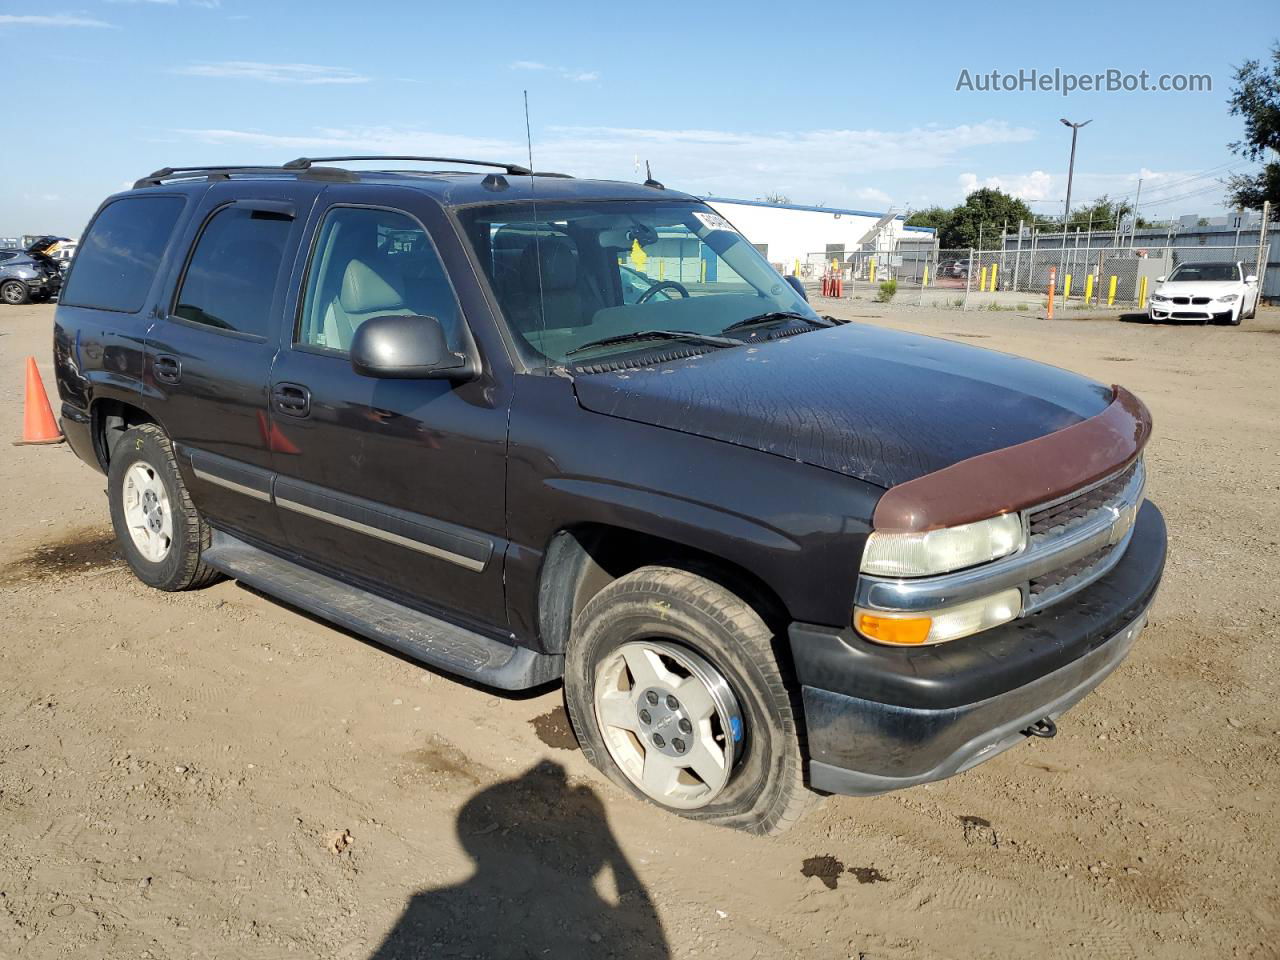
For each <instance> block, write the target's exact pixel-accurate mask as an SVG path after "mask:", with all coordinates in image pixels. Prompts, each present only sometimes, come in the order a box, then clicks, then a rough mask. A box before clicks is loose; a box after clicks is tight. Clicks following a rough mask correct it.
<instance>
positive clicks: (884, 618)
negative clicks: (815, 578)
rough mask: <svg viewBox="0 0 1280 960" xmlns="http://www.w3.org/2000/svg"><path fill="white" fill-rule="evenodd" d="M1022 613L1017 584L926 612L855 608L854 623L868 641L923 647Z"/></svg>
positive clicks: (1006, 621)
mask: <svg viewBox="0 0 1280 960" xmlns="http://www.w3.org/2000/svg"><path fill="white" fill-rule="evenodd" d="M1021 612H1022V591H1020V590H1019V589H1018V588H1017V587H1013V588H1011V589H1009V590H1001V591H1000V592H999V593H993V594H992V595H991V596H989V597H982V598H981V599H979V600H970V601H968V602H966V603H957V604H955V605H954V606H951V607H942V608H940V609H938V610H930V611H928V613H923V612H921V613H892V612H888V611H884V610H867V609H864V608H862V607H855V608H854V611H853V625H854V627H855V628H856V629H857V631H858V632H859V633H860V634H862V635H863V636H864V637H866V638H867V639H868V640H873V641H875V642H876V643H884V644H891V645H893V646H926V645H928V644H933V643H943V642H945V641H947V640H957V639H959V638H960V637H967V636H969V635H970V634H974V633H978V632H980V631H982V630H990V629H991V628H992V627H998V626H999V625H1000V624H1002V623H1008V622H1009V621H1010V620H1012V619H1013V618H1014V617H1016V616H1017V615H1018V614H1019V613H1021Z"/></svg>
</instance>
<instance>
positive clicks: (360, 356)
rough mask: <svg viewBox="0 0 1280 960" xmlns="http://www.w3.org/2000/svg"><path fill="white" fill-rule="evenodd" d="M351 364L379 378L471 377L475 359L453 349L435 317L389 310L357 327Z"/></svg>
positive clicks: (443, 378)
mask: <svg viewBox="0 0 1280 960" xmlns="http://www.w3.org/2000/svg"><path fill="white" fill-rule="evenodd" d="M351 367H352V369H354V370H355V372H356V373H358V374H360V376H362V377H375V378H377V379H380V380H452V381H455V382H460V381H463V380H471V379H473V378H474V377H475V375H476V369H475V364H474V362H473V361H472V360H471V359H470V358H469V357H468V356H466V355H465V354H461V353H453V352H452V351H450V349H449V344H448V342H447V341H446V340H445V336H444V328H443V327H442V326H441V325H440V321H439V320H437V319H436V318H435V317H418V316H412V315H404V316H402V315H397V314H392V315H388V316H383V317H371V318H370V319H368V320H366V321H364V323H362V324H360V326H358V327H356V332H355V336H354V337H353V338H352V340H351Z"/></svg>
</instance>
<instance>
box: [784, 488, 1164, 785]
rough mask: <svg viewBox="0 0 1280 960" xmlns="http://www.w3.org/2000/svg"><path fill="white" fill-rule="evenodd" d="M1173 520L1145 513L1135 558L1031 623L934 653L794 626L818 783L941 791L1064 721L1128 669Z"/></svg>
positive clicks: (1137, 529) (1129, 554)
mask: <svg viewBox="0 0 1280 960" xmlns="http://www.w3.org/2000/svg"><path fill="white" fill-rule="evenodd" d="M1166 540H1167V534H1166V531H1165V525H1164V518H1163V517H1162V516H1161V514H1160V511H1159V510H1158V509H1157V508H1156V507H1155V506H1154V505H1153V504H1151V503H1146V504H1144V505H1143V507H1142V509H1141V510H1140V511H1139V513H1138V518H1137V521H1136V522H1135V524H1134V529H1133V538H1132V540H1131V542H1130V544H1129V548H1128V550H1126V551H1125V554H1124V557H1123V558H1122V559H1121V560H1120V562H1119V563H1118V564H1116V566H1115V567H1114V568H1113V569H1112V571H1111V572H1110V573H1108V574H1107V575H1106V576H1105V577H1102V578H1101V579H1099V580H1098V581H1096V582H1095V583H1093V584H1091V585H1090V586H1089V587H1088V588H1086V589H1084V590H1081V591H1080V592H1079V593H1077V594H1075V595H1073V596H1071V597H1069V598H1067V599H1065V600H1063V601H1061V602H1059V603H1056V604H1054V605H1053V606H1051V607H1049V608H1047V609H1045V610H1042V611H1041V612H1039V613H1036V614H1034V615H1032V616H1029V617H1023V618H1021V619H1019V620H1015V621H1013V622H1012V623H1008V624H1005V625H1004V626H1002V627H997V628H995V629H993V630H988V631H986V632H984V633H981V634H975V635H974V636H972V637H966V638H964V639H962V640H955V641H952V642H950V643H946V644H939V645H938V646H935V647H925V648H915V649H909V650H904V649H897V648H890V647H878V646H876V645H875V644H871V643H868V642H866V641H864V640H862V639H861V638H860V637H858V636H856V635H855V634H854V633H853V631H852V630H851V629H850V630H836V629H833V628H829V627H818V626H809V625H805V624H793V625H792V627H791V629H790V639H791V649H792V656H793V660H794V662H795V665H796V672H797V675H798V677H799V679H800V682H801V694H802V698H803V702H804V713H805V724H806V727H807V733H808V744H809V783H810V785H811V786H812V787H814V788H815V789H817V790H823V791H826V792H829V793H844V794H857V795H873V794H878V793H885V792H887V791H889V790H897V789H900V788H902V787H909V786H914V785H916V784H920V783H927V782H929V781H932V780H941V779H944V778H946V777H949V776H952V775H953V774H956V773H959V772H961V771H963V770H967V769H969V768H970V767H973V766H975V765H977V764H979V763H981V762H983V761H984V760H989V759H990V758H991V757H994V756H996V755H997V754H999V753H1001V752H1002V751H1004V750H1006V749H1008V748H1009V747H1011V746H1014V745H1015V744H1017V743H1019V742H1021V741H1022V740H1023V739H1025V736H1024V734H1023V733H1022V731H1023V730H1026V729H1027V728H1028V727H1030V726H1031V725H1032V724H1033V723H1035V722H1036V721H1037V720H1040V719H1043V718H1046V717H1047V718H1049V719H1055V720H1056V719H1057V717H1058V716H1060V715H1061V714H1062V713H1064V712H1066V711H1067V710H1068V709H1069V708H1070V707H1072V706H1073V705H1074V704H1075V703H1077V702H1078V701H1079V700H1080V699H1082V698H1083V697H1084V696H1085V695H1086V694H1087V693H1089V692H1090V691H1091V690H1093V689H1094V688H1095V687H1096V686H1098V684H1100V683H1101V682H1102V681H1103V680H1104V679H1105V678H1106V677H1107V676H1108V675H1109V674H1110V673H1111V672H1112V671H1113V670H1115V668H1116V667H1117V666H1119V664H1120V662H1121V661H1122V660H1123V659H1124V657H1125V655H1126V654H1127V653H1128V652H1129V649H1130V647H1131V646H1132V645H1133V642H1134V639H1135V638H1136V637H1137V635H1138V633H1139V632H1140V631H1141V630H1142V627H1143V626H1144V625H1145V623H1146V617H1147V609H1148V607H1149V606H1150V604H1151V601H1152V598H1153V597H1154V596H1155V592H1156V589H1157V587H1158V586H1159V583H1160V577H1161V574H1162V573H1163V570H1164V559H1165V551H1166Z"/></svg>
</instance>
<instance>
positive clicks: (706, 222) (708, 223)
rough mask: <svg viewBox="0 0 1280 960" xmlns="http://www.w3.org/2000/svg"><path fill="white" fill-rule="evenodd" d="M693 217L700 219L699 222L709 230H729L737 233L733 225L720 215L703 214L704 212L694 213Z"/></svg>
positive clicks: (696, 211) (697, 211)
mask: <svg viewBox="0 0 1280 960" xmlns="http://www.w3.org/2000/svg"><path fill="white" fill-rule="evenodd" d="M693 215H694V216H695V217H697V218H698V222H699V223H700V224H702V225H703V226H704V227H706V228H707V229H708V230H728V231H730V232H734V233H736V232H737V231H735V230H734V229H733V225H732V224H731V223H729V221H728V220H726V219H725V218H724V217H722V216H720V214H718V213H709V212H703V211H702V210H695V211H693Z"/></svg>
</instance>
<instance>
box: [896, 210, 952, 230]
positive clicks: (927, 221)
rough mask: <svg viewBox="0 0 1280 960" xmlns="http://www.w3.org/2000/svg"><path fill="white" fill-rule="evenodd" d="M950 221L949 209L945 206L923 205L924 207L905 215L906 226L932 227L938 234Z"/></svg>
mask: <svg viewBox="0 0 1280 960" xmlns="http://www.w3.org/2000/svg"><path fill="white" fill-rule="evenodd" d="M950 222H951V211H950V210H948V209H947V208H946V207H925V209H923V210H917V211H915V212H914V213H913V214H911V216H909V217H907V226H909V227H933V229H934V230H936V231H938V233H939V234H941V233H942V231H943V229H944V228H945V227H946V225H947V224H948V223H950Z"/></svg>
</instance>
